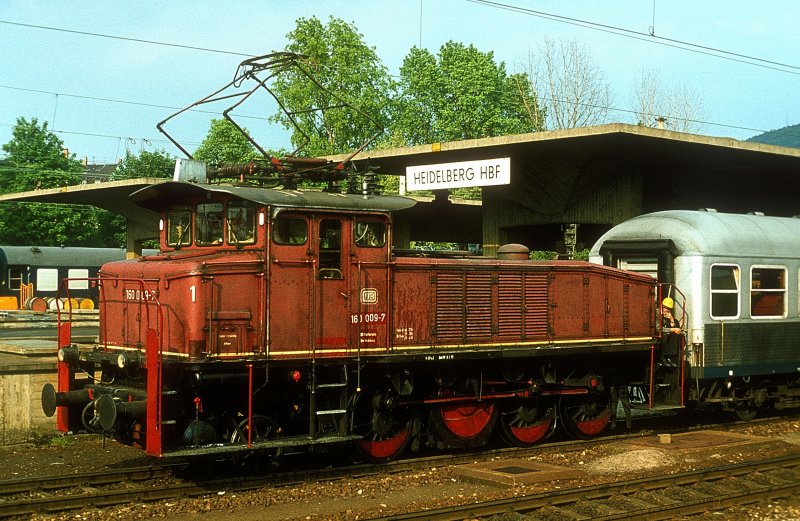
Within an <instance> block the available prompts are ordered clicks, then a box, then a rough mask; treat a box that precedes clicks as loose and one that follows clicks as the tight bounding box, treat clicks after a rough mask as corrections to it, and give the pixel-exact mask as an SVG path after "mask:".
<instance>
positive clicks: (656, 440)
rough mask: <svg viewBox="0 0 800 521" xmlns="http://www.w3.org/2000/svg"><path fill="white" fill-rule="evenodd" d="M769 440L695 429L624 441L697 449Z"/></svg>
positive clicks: (768, 440)
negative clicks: (682, 432) (694, 430)
mask: <svg viewBox="0 0 800 521" xmlns="http://www.w3.org/2000/svg"><path fill="white" fill-rule="evenodd" d="M770 441H771V440H770V439H769V438H765V437H763V436H750V435H747V434H739V433H735V432H722V431H697V432H687V433H684V434H657V435H654V436H647V437H644V438H636V439H631V440H627V441H626V442H625V443H626V444H628V445H634V446H636V447H647V448H650V449H659V450H668V451H698V450H704V449H708V448H711V447H721V446H724V445H745V444H752V443H767V442H770Z"/></svg>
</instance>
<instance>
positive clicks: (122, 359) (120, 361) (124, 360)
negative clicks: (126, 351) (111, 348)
mask: <svg viewBox="0 0 800 521" xmlns="http://www.w3.org/2000/svg"><path fill="white" fill-rule="evenodd" d="M127 364H128V359H127V358H125V355H122V354H120V355H117V367H119V368H120V369H125V366H126V365H127Z"/></svg>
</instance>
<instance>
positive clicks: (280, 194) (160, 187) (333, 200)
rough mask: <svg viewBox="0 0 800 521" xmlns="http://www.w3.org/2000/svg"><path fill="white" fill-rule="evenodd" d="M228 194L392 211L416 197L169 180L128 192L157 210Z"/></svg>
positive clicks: (266, 201)
mask: <svg viewBox="0 0 800 521" xmlns="http://www.w3.org/2000/svg"><path fill="white" fill-rule="evenodd" d="M213 194H225V195H232V196H234V197H238V198H241V199H244V200H247V201H253V202H255V203H259V204H263V205H268V206H279V207H286V208H310V209H323V210H360V211H379V212H394V211H397V210H404V209H406V208H411V207H412V206H414V205H415V204H416V201H414V200H413V199H410V198H407V197H401V196H397V195H366V196H362V195H355V194H334V193H328V192H312V191H301V190H281V189H273V188H257V187H246V186H226V185H209V184H197V183H187V182H181V181H170V182H167V183H161V184H157V185H152V186H148V187H146V188H142V189H141V190H137V191H136V192H134V193H133V194H131V200H132V201H133V202H134V203H136V204H138V205H139V206H142V207H144V208H147V209H149V210H155V211H158V210H161V209H164V208H166V207H169V206H172V205H174V204H175V203H180V202H182V201H186V202H188V201H189V200H191V199H195V198H197V197H198V196H201V197H202V196H211V195H213Z"/></svg>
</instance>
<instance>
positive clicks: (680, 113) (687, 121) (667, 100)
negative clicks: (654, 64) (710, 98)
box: [631, 69, 704, 133]
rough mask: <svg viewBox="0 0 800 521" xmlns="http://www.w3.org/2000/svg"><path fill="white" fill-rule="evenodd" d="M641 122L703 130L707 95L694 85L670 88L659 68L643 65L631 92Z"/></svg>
mask: <svg viewBox="0 0 800 521" xmlns="http://www.w3.org/2000/svg"><path fill="white" fill-rule="evenodd" d="M631 103H632V104H633V112H634V114H635V117H636V123H637V124H638V125H642V126H646V127H655V126H662V125H663V126H664V127H665V128H668V129H671V130H676V131H678V132H694V133H697V132H700V131H701V130H702V129H703V124H702V123H701V120H702V119H703V117H704V109H703V99H702V97H701V96H700V94H699V93H698V92H697V91H696V90H694V89H693V88H691V87H688V86H686V85H678V86H677V87H673V88H666V87H664V85H663V84H662V82H661V78H660V76H659V75H658V72H656V71H653V70H646V69H642V70H641V71H640V72H639V76H638V77H637V78H636V80H635V83H634V86H633V93H632V96H631Z"/></svg>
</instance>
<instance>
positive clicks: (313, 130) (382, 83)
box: [272, 17, 393, 156]
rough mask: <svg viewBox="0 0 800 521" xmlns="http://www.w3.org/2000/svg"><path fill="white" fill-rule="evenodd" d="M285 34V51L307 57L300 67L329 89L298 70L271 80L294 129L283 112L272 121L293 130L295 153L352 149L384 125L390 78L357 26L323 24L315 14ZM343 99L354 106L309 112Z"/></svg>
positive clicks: (318, 153) (337, 22)
mask: <svg viewBox="0 0 800 521" xmlns="http://www.w3.org/2000/svg"><path fill="white" fill-rule="evenodd" d="M287 38H288V40H289V44H288V45H287V50H288V51H291V52H294V53H297V54H301V55H304V56H306V58H305V59H304V60H303V62H302V66H303V67H304V68H305V69H306V70H307V71H308V72H309V73H310V74H311V75H312V76H313V77H314V79H315V80H316V81H318V82H319V83H320V84H321V85H322V86H323V87H324V89H325V90H327V91H328V92H325V91H322V90H320V89H319V87H318V86H316V85H315V84H314V83H313V82H312V81H309V79H308V77H307V76H305V75H304V74H303V73H302V72H301V71H300V70H298V69H296V68H295V69H289V70H287V71H285V72H283V73H281V74H280V75H278V76H277V77H276V78H275V81H274V84H273V86H272V89H273V91H274V92H275V94H276V95H277V96H278V98H279V99H280V100H281V102H282V103H283V104H284V106H285V107H286V108H287V110H288V111H290V112H295V113H296V114H295V116H294V120H295V123H296V124H297V127H298V128H295V127H294V125H293V124H292V121H291V119H290V118H289V117H288V116H287V115H286V114H284V113H282V112H279V113H278V114H276V115H275V116H274V117H273V118H272V119H273V121H277V122H280V123H281V124H282V125H283V126H284V127H285V128H287V129H289V130H291V131H292V135H291V142H292V145H293V146H294V147H296V148H298V149H299V150H298V153H299V154H303V155H310V156H324V155H331V154H338V153H345V152H350V151H352V150H355V149H357V148H359V147H361V146H362V145H363V144H364V143H366V142H367V141H368V140H369V139H370V138H372V137H373V136H374V135H375V134H376V133H379V132H380V131H382V130H383V129H385V128H386V127H388V125H389V121H390V105H391V92H392V89H393V82H392V80H391V78H390V76H389V73H388V71H387V69H386V67H385V66H384V65H383V64H382V63H381V61H380V59H379V58H378V56H377V54H376V53H375V49H374V47H369V46H367V45H366V43H364V37H363V35H362V34H360V33H359V32H358V31H357V30H356V29H355V27H353V26H351V25H349V24H347V23H345V22H344V21H342V20H340V19H338V18H334V17H331V18H330V19H329V20H328V23H327V25H323V24H322V22H320V21H319V20H318V19H317V18H316V17H311V18H300V19H298V20H297V22H296V27H295V29H294V30H293V31H291V32H290V33H289V34H287ZM342 100H345V101H346V102H347V103H349V104H350V105H352V107H355V108H356V109H357V110H353V109H352V108H350V107H343V108H337V109H330V110H325V111H322V112H320V111H317V110H309V109H320V108H324V107H335V106H339V105H341V104H342ZM364 114H367V115H368V116H365V115H364ZM303 134H305V135H306V136H308V141H306V137H305V136H304V135H303Z"/></svg>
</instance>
